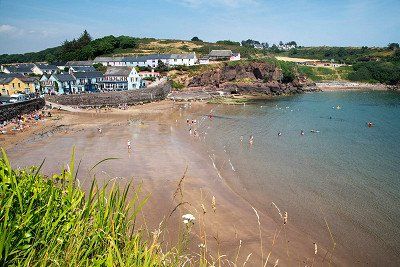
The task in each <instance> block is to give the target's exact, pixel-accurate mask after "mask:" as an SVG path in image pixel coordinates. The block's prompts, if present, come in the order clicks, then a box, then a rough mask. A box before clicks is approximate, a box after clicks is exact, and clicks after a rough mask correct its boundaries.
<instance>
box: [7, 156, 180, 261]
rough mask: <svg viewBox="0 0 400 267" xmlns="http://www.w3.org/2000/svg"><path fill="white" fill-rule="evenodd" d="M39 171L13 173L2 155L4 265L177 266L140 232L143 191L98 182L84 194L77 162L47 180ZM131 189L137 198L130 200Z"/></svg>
mask: <svg viewBox="0 0 400 267" xmlns="http://www.w3.org/2000/svg"><path fill="white" fill-rule="evenodd" d="M39 171H40V168H37V167H32V168H29V169H26V170H13V169H12V168H11V165H10V163H9V161H8V159H7V157H6V155H5V153H4V151H3V156H2V158H0V179H1V180H0V206H1V211H0V228H1V231H0V266H161V265H165V263H167V265H174V261H176V257H175V256H173V257H170V254H169V253H167V254H163V253H162V252H161V249H160V243H159V242H158V241H157V238H154V239H153V242H149V243H148V242H146V241H144V239H143V234H142V233H141V232H140V231H138V230H136V229H135V219H136V215H137V214H138V212H139V211H140V210H141V208H142V206H143V205H144V204H145V202H146V198H144V199H140V198H139V194H140V187H137V188H135V189H132V188H130V187H129V186H128V187H127V188H125V189H124V190H120V189H119V188H118V187H117V186H115V185H111V186H110V185H108V186H105V187H103V188H99V187H98V186H97V185H96V184H95V183H94V182H93V184H92V187H91V189H90V191H89V193H87V194H85V193H84V192H83V191H82V190H81V189H80V188H79V187H78V185H77V180H76V179H75V175H76V172H75V170H74V160H73V157H72V160H71V163H70V164H69V166H68V167H67V168H66V169H65V170H63V172H62V173H61V174H57V175H53V176H52V177H49V178H46V177H44V176H42V175H41V174H39ZM130 190H134V196H135V197H133V198H132V200H130V201H128V199H127V195H128V191H130ZM150 240H151V239H150ZM175 263H176V262H175ZM177 265H179V263H178V264H177Z"/></svg>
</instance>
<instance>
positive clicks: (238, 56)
mask: <svg viewBox="0 0 400 267" xmlns="http://www.w3.org/2000/svg"><path fill="white" fill-rule="evenodd" d="M229 60H230V61H237V60H240V53H232V56H231V57H230V59H229Z"/></svg>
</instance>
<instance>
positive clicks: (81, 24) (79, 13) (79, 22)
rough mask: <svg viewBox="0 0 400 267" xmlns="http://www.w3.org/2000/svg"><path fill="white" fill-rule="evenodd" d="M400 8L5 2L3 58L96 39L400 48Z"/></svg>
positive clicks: (371, 4) (351, 0) (302, 0)
mask: <svg viewBox="0 0 400 267" xmlns="http://www.w3.org/2000/svg"><path fill="white" fill-rule="evenodd" d="M399 14H400V0H380V1H378V0H336V1H328V0H308V1H306V0H292V1H289V0H287V1H278V0H275V1H269V0H130V1H129V0H96V1H94V0H79V1H78V0H69V1H68V0H0V54H3V53H20V52H29V51H38V50H41V49H44V48H47V47H52V46H55V45H59V44H60V43H61V42H62V41H63V40H65V39H72V38H74V37H77V36H79V34H80V33H81V32H82V31H83V30H84V29H87V30H88V31H89V33H90V34H91V35H92V36H93V37H101V36H104V35H109V34H113V35H122V34H124V35H129V36H137V37H156V38H170V39H190V38H191V37H193V36H199V37H200V38H201V39H203V40H208V41H217V40H224V39H230V40H235V41H241V40H244V39H249V38H250V39H255V40H259V41H262V42H268V43H270V44H272V43H278V42H279V41H280V40H282V41H284V42H285V41H291V40H295V41H297V43H298V44H300V45H306V46H311V45H312V46H316V45H333V46H362V45H367V46H386V45H387V44H388V43H389V42H400V15H399Z"/></svg>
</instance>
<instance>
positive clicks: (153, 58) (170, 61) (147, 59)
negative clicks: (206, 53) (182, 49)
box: [94, 53, 197, 68]
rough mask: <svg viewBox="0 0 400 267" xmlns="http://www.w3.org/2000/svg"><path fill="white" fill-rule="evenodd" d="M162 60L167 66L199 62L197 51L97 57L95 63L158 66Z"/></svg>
mask: <svg viewBox="0 0 400 267" xmlns="http://www.w3.org/2000/svg"><path fill="white" fill-rule="evenodd" d="M159 61H162V62H163V63H164V64H165V65H167V66H193V65H195V64H196V62H197V57H196V53H188V54H151V55H144V56H134V57H96V58H95V59H94V62H95V63H101V64H103V65H104V66H114V67H117V66H120V67H123V66H129V67H150V68H156V67H157V66H158V62H159Z"/></svg>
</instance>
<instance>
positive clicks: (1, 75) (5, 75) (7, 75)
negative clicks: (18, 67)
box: [0, 72, 24, 79]
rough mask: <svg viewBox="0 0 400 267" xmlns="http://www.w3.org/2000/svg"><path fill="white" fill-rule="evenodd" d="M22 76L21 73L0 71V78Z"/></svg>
mask: <svg viewBox="0 0 400 267" xmlns="http://www.w3.org/2000/svg"><path fill="white" fill-rule="evenodd" d="M23 76H24V75H23V74H22V73H4V72H0V79H4V78H15V77H23Z"/></svg>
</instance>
